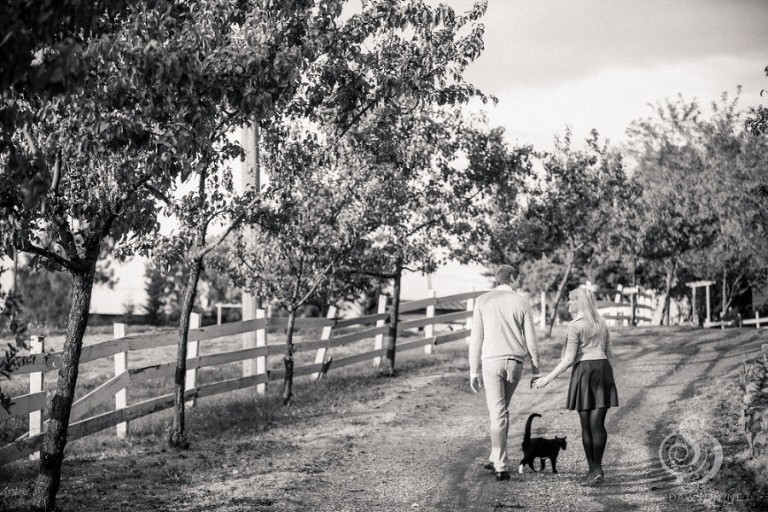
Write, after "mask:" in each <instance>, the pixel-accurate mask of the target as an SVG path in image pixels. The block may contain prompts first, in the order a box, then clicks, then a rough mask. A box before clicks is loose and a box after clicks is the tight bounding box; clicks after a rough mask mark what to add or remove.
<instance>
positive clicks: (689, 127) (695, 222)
mask: <svg viewBox="0 0 768 512" xmlns="http://www.w3.org/2000/svg"><path fill="white" fill-rule="evenodd" d="M701 116H702V113H701V109H700V108H699V106H698V104H697V103H696V102H686V101H685V100H683V99H682V98H681V97H678V98H677V99H676V100H675V101H669V100H667V101H664V102H661V103H659V104H657V105H656V106H655V108H654V115H653V116H650V117H647V118H644V119H638V120H636V121H633V122H632V124H631V125H630V127H629V128H628V130H627V133H628V134H629V136H630V145H629V154H630V156H631V158H632V159H633V160H634V162H635V174H634V176H635V177H636V179H637V181H638V183H639V184H640V186H641V187H642V190H643V192H642V195H641V196H640V198H639V200H638V201H637V202H636V204H635V207H634V208H633V209H631V210H630V214H629V216H628V217H627V219H626V220H627V222H626V224H625V226H624V227H623V229H621V230H620V233H621V235H620V236H619V238H620V243H619V245H620V246H621V247H622V250H623V252H625V253H628V254H630V255H631V256H632V257H634V258H640V259H641V260H642V261H645V262H647V263H648V264H649V265H650V266H651V268H653V269H655V270H658V271H660V273H661V274H662V276H663V277H662V286H663V289H664V294H663V299H662V304H663V305H662V315H661V320H660V321H661V322H662V323H663V322H664V320H665V319H666V321H667V324H669V313H670V297H671V294H672V291H673V288H674V283H675V280H676V276H677V272H678V269H679V268H680V266H681V265H685V264H686V262H687V261H688V260H690V258H691V256H692V254H693V253H694V251H695V250H696V249H698V248H702V247H705V246H707V245H708V244H709V243H710V241H711V237H712V233H711V226H712V224H713V222H714V217H713V215H714V212H712V210H711V209H710V208H708V207H707V206H706V204H705V203H704V202H703V201H702V200H701V195H700V192H699V190H698V187H697V186H696V184H697V183H698V182H699V181H700V176H699V173H700V172H701V171H700V170H701V169H702V166H703V162H702V156H701V153H700V151H699V150H698V147H697V142H696V141H697V133H698V130H699V126H700V123H701ZM617 233H618V232H617Z"/></svg>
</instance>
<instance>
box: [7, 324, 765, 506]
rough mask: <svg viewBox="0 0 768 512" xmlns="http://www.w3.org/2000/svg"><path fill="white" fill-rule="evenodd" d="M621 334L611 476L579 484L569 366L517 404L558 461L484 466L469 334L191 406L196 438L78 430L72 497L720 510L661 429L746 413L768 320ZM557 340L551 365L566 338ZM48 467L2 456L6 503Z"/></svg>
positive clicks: (515, 442) (69, 487)
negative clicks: (558, 445)
mask: <svg viewBox="0 0 768 512" xmlns="http://www.w3.org/2000/svg"><path fill="white" fill-rule="evenodd" d="M614 338H615V339H616V341H615V346H616V354H617V363H616V365H615V374H616V377H617V385H618V387H619V399H620V403H621V405H620V407H619V408H617V409H614V410H612V411H611V412H610V413H609V416H608V423H607V428H608V432H609V436H610V437H609V441H608V448H607V451H606V455H605V460H604V466H605V468H606V481H605V483H604V484H603V485H602V486H601V487H596V488H585V487H581V486H579V485H578V477H579V476H580V475H581V474H582V473H583V472H584V471H585V470H586V467H585V462H584V456H583V453H582V448H581V439H580V430H579V422H578V416H577V415H576V414H575V413H574V412H571V411H566V410H564V409H563V404H564V401H565V394H566V389H567V384H568V378H567V375H563V376H561V377H560V378H559V379H558V380H556V381H555V382H554V383H553V384H551V385H550V386H549V387H548V388H546V389H544V390H530V389H528V387H527V386H526V385H521V386H520V387H519V388H518V392H517V393H516V394H515V398H514V400H513V405H512V414H511V433H510V445H511V447H512V448H511V450H510V451H511V453H512V454H514V455H513V459H514V458H516V457H517V456H518V451H519V445H520V442H521V440H522V431H523V428H524V424H525V420H526V418H527V416H528V414H530V413H532V412H538V413H539V414H541V415H542V416H543V417H542V418H538V419H536V420H535V422H534V435H544V436H553V435H559V436H564V435H565V436H568V449H567V450H566V451H565V452H561V456H560V459H559V460H558V469H559V471H560V473H559V474H558V475H554V474H552V473H551V471H550V469H549V468H547V470H546V471H545V472H543V473H532V472H526V473H525V474H523V475H518V474H517V473H514V474H513V476H512V480H511V481H509V482H497V481H496V480H495V479H494V478H493V476H492V474H491V473H490V472H487V471H484V470H483V469H482V467H481V465H482V463H483V461H484V460H485V459H486V457H487V456H488V452H489V440H488V433H487V412H486V408H485V403H484V397H483V396H482V395H473V394H472V393H471V392H470V390H469V386H468V366H467V361H466V346H464V345H463V342H458V343H454V344H452V345H449V346H444V347H437V350H436V351H435V354H434V355H432V356H427V355H424V354H409V355H408V356H405V355H404V356H403V357H401V359H400V367H401V368H402V373H401V375H400V376H399V377H398V378H394V379H390V378H383V377H379V376H377V375H376V373H375V371H374V370H373V369H371V368H359V369H356V370H354V371H350V373H349V374H348V375H346V376H345V375H343V374H339V375H338V376H334V377H331V378H329V379H328V380H327V381H325V382H323V383H321V384H320V385H316V384H314V383H309V382H307V383H299V384H298V385H297V387H296V402H295V404H294V405H292V406H290V407H288V408H284V407H282V406H279V405H277V404H278V401H279V398H278V397H277V395H276V392H275V396H274V397H268V398H267V399H256V398H253V395H252V394H248V392H244V393H243V394H242V395H240V397H234V398H232V397H230V398H229V399H228V401H223V402H215V401H210V402H207V401H201V403H200V405H199V406H198V407H196V408H195V409H193V410H191V411H190V414H189V419H188V425H189V430H190V437H191V440H192V449H190V450H189V451H186V452H169V451H165V450H164V449H163V441H162V440H163V437H164V431H163V428H164V425H163V422H165V421H167V418H164V417H163V416H162V414H160V415H157V416H156V417H155V419H154V420H149V423H147V424H145V425H143V426H142V425H140V424H139V425H137V426H136V428H135V429H134V436H133V437H132V438H131V439H130V440H129V441H127V442H126V441H118V440H115V438H114V437H113V436H112V435H111V433H105V434H104V435H103V436H102V437H99V436H93V437H91V438H88V441H87V444H86V442H85V440H83V441H78V442H76V443H73V448H72V450H71V451H70V453H69V454H68V456H67V459H66V462H65V467H64V475H65V476H64V480H63V482H62V490H61V493H60V503H59V504H60V506H61V508H62V510H65V511H67V510H77V511H79V512H90V511H97V510H99V511H101V510H116V511H117V510H126V511H128V510H130V511H132V512H134V511H144V510H163V511H165V510H167V511H203V510H205V511H210V510H215V511H225V512H245V511H248V512H254V511H262V512H267V511H269V512H279V511H293V510H306V511H328V512H330V511H334V512H340V511H405V510H412V511H415V510H419V511H446V512H452V511H456V512H458V511H466V510H470V511H471V510H476V511H488V510H505V509H509V510H532V511H542V512H547V511H558V512H559V511H567V510H572V511H578V512H581V511H593V510H594V511H597V510H605V511H625V510H626V511H667V510H674V511H676V512H680V511H684V510H719V509H718V508H717V506H718V504H717V503H714V504H713V503H712V500H711V499H710V500H709V502H708V501H707V499H706V498H705V499H699V500H698V501H697V500H693V501H681V499H680V497H679V496H680V493H681V491H683V490H685V489H684V488H681V487H679V486H677V485H675V481H674V478H673V476H672V475H670V474H669V473H668V472H667V471H665V470H664V468H663V467H662V466H661V463H660V461H659V456H658V453H659V444H660V443H661V441H662V440H663V439H664V438H665V437H666V436H667V435H668V434H670V433H671V432H673V431H674V430H675V429H676V427H677V426H678V425H679V424H680V422H682V421H684V420H686V419H687V418H688V419H689V418H690V416H691V415H693V416H696V417H697V418H698V421H699V422H700V423H701V425H702V427H703V428H704V429H709V430H712V431H718V432H722V431H724V430H725V431H727V430H728V429H729V428H730V427H728V426H727V425H726V426H725V428H724V427H723V424H717V425H716V424H715V423H716V422H718V421H720V422H722V421H726V422H731V423H734V419H733V410H730V411H726V413H727V414H724V415H723V414H720V413H721V412H722V411H719V410H715V409H716V407H715V404H716V403H720V402H723V397H724V396H725V395H728V394H732V395H733V396H736V397H737V399H738V393H739V392H738V388H737V387H736V385H735V381H734V378H733V377H734V375H735V373H734V372H735V371H736V370H737V368H738V365H739V364H740V363H741V361H742V359H743V357H744V354H745V353H749V354H752V355H754V354H755V353H756V352H755V351H758V352H759V348H760V344H761V343H764V342H768V336H767V335H766V334H765V331H749V330H739V331H737V330H729V331H702V330H690V329H673V330H668V329H658V330H650V329H646V330H640V329H636V330H633V331H629V330H624V331H617V332H616V333H615V336H614ZM544 345H545V346H544V350H543V352H544V354H543V361H542V363H543V366H544V369H545V370H547V369H549V368H552V367H553V366H554V365H555V364H556V362H557V361H556V355H557V354H559V341H557V338H555V339H554V340H551V341H546V342H544ZM524 379H525V381H524V382H527V378H526V377H524ZM152 422H154V423H152ZM132 428H133V427H132ZM732 430H733V431H734V432H736V430H737V429H736V428H735V427H734V428H733V429H732ZM720 441H721V443H722V445H723V449H724V451H725V453H726V456H727V457H728V456H730V455H731V454H730V453H729V452H733V451H737V450H743V439H741V438H740V437H738V436H737V435H736V434H733V435H732V436H730V437H727V436H726V437H724V438H723V439H720ZM34 470H35V468H34V466H33V465H31V464H28V463H25V464H22V465H17V466H16V467H13V468H6V469H4V470H2V472H1V474H0V481H2V480H5V481H6V483H4V484H3V487H2V488H0V490H2V493H3V495H4V497H7V498H8V499H7V500H2V501H3V502H4V503H5V507H6V508H5V510H18V509H19V504H20V503H23V502H24V500H25V499H26V498H25V497H26V496H28V493H29V489H30V483H31V482H32V481H33V479H34ZM713 482H716V484H717V486H718V488H719V489H726V490H728V492H731V493H732V494H733V492H738V491H739V488H737V487H734V486H733V485H731V483H729V482H722V481H720V482H717V477H716V478H715V479H713ZM3 509H4V506H2V505H0V510H3ZM721 509H722V510H732V508H728V507H726V508H721ZM740 510H744V508H743V507H742V508H741V509H740Z"/></svg>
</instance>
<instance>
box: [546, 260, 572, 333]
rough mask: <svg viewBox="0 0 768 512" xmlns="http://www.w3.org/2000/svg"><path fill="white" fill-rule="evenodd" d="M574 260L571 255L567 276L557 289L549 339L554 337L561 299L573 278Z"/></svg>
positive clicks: (550, 320) (549, 328) (550, 321)
mask: <svg viewBox="0 0 768 512" xmlns="http://www.w3.org/2000/svg"><path fill="white" fill-rule="evenodd" d="M573 260H574V255H573V254H570V255H569V256H568V265H567V266H566V267H565V274H563V278H562V279H561V280H560V285H559V286H558V287H557V292H556V293H555V302H554V303H553V305H552V317H551V318H550V319H549V325H548V326H547V333H546V336H547V338H549V337H550V336H552V328H553V327H554V326H555V320H556V319H557V308H558V307H559V306H560V299H561V298H562V297H563V292H564V291H565V286H566V285H567V284H568V278H570V277H571V270H572V269H573Z"/></svg>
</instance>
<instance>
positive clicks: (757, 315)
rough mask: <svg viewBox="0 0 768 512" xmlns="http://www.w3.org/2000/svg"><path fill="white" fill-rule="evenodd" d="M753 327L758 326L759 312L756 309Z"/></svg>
mask: <svg viewBox="0 0 768 512" xmlns="http://www.w3.org/2000/svg"><path fill="white" fill-rule="evenodd" d="M755 327H756V328H757V329H759V328H760V312H759V311H758V310H755Z"/></svg>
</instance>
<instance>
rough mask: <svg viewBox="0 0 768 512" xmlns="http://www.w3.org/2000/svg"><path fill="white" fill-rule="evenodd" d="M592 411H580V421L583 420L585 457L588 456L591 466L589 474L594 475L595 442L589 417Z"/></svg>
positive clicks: (582, 435)
mask: <svg viewBox="0 0 768 512" xmlns="http://www.w3.org/2000/svg"><path fill="white" fill-rule="evenodd" d="M590 412H591V411H579V419H580V420H581V442H582V443H583V444H584V455H586V456H587V464H589V473H590V474H592V470H593V469H594V464H595V463H594V452H595V450H594V442H593V440H592V427H591V425H590V422H589V416H590V414H589V413H590Z"/></svg>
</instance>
